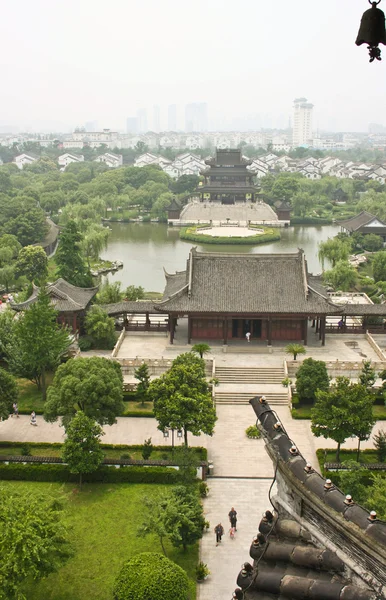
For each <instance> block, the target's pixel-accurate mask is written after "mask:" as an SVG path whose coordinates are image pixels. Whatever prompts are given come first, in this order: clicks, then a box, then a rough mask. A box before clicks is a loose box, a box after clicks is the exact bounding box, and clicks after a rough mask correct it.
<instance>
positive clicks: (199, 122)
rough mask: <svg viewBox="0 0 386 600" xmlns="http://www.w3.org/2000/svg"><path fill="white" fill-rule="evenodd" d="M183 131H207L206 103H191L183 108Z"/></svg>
mask: <svg viewBox="0 0 386 600" xmlns="http://www.w3.org/2000/svg"><path fill="white" fill-rule="evenodd" d="M185 131H208V105H207V103H206V102H193V103H192V104H187V105H186V106H185Z"/></svg>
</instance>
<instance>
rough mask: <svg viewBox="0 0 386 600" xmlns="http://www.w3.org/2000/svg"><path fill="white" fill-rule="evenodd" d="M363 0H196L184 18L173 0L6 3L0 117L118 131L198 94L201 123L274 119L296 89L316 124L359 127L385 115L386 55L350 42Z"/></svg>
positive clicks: (282, 119)
mask: <svg viewBox="0 0 386 600" xmlns="http://www.w3.org/2000/svg"><path fill="white" fill-rule="evenodd" d="M96 4H97V8H98V10H95V8H96ZM366 4H367V3H366V2H364V0H341V2H339V3H337V2H336V1H335V0H325V1H322V0H316V1H315V2H313V3H304V2H303V0H293V1H292V2H291V3H288V2H286V1H285V0H277V1H276V2H275V3H256V2H252V0H243V1H242V2H241V3H240V4H239V5H238V7H237V10H235V8H234V6H233V5H232V4H231V3H230V2H229V0H228V1H227V0H226V1H225V3H222V4H220V3H219V2H218V0H213V1H212V2H211V3H209V4H208V3H205V2H204V0H197V2H196V4H195V10H194V11H191V13H189V20H188V21H187V20H186V17H185V12H184V8H183V7H182V6H181V4H180V3H178V2H177V1H176V0H166V3H163V4H159V3H156V2H155V0H145V2H143V3H138V2H136V1H135V0H132V2H131V3H130V4H129V5H127V3H125V2H123V0H116V2H115V3H114V4H113V5H105V4H104V3H102V2H101V0H94V1H93V2H92V1H91V0H82V2H81V3H79V2H77V1H76V0H68V2H67V4H66V10H65V11H63V10H62V8H61V7H60V6H59V5H57V4H56V3H52V2H49V0H35V2H34V3H30V2H28V1H27V0H20V2H19V3H18V4H17V5H16V4H14V3H6V4H5V5H4V7H3V14H2V17H3V18H2V21H1V23H0V34H1V35H0V40H1V41H0V46H1V49H2V52H1V56H2V57H3V58H2V99H1V107H2V110H1V118H0V126H7V125H15V126H18V127H19V129H20V130H26V129H33V130H45V131H47V130H51V131H70V130H71V129H73V128H74V127H75V126H76V125H81V124H84V123H86V122H92V121H98V123H99V126H100V127H102V126H103V127H109V128H111V129H119V130H125V129H126V119H127V118H128V117H131V116H135V115H136V114H137V111H138V110H141V109H142V108H144V107H146V111H147V120H148V126H150V123H151V122H152V120H153V114H152V111H153V107H154V106H160V107H161V112H163V116H162V117H161V119H160V128H161V130H163V129H165V128H166V123H167V106H169V105H174V104H175V105H176V106H177V107H178V112H179V114H180V116H179V117H178V122H177V126H178V129H182V128H183V126H182V124H181V119H182V122H183V116H182V118H181V110H182V111H183V109H182V107H183V106H185V105H187V104H193V103H202V102H204V103H207V104H208V106H209V107H210V110H209V113H208V116H209V123H208V126H209V128H210V129H211V130H216V129H218V130H232V129H233V130H237V129H245V128H251V124H252V126H253V128H254V129H258V128H259V126H260V127H265V128H267V127H279V128H283V127H286V125H287V124H288V119H289V117H290V116H291V114H292V101H293V99H294V98H296V97H301V96H304V97H306V98H311V99H312V102H313V103H314V104H315V109H314V128H315V130H316V129H322V130H329V131H365V130H367V126H368V123H369V122H375V123H381V124H382V123H383V122H384V119H383V112H384V108H383V107H384V106H385V103H386V78H385V77H384V74H385V61H382V62H380V63H379V62H378V61H376V62H375V63H374V64H371V65H370V64H369V62H368V55H367V52H366V48H365V47H364V46H362V47H360V48H358V47H357V46H355V38H356V35H357V32H358V28H359V22H360V18H361V16H362V14H363V12H364V10H366V8H367V6H366ZM91 14H92V16H93V27H92V28H90V27H89V23H90V15H91ZM278 14H280V19H278V17H277V15H278ZM37 15H39V19H37V18H36V16H37ZM74 15H76V18H74ZM150 17H151V18H150ZM203 17H204V18H203ZM128 20H130V22H131V23H133V24H134V25H135V26H134V27H133V28H132V31H131V33H130V36H127V35H126V24H127V22H128ZM31 23H33V24H34V26H33V27H31ZM106 23H111V27H109V28H106ZM289 23H290V24H291V26H290V27H289V26H288V24H289ZM214 31H218V32H219V33H220V35H218V36H215V39H214V38H213V32H214ZM96 32H103V39H104V43H103V44H102V45H101V44H100V43H99V41H98V39H99V38H98V35H95V33H96ZM197 36H199V39H201V40H204V41H205V40H206V42H204V43H201V44H198V43H197V39H198V38H197ZM69 39H71V40H76V43H75V44H66V43H65V40H69ZM213 39H214V41H213V44H212V43H210V44H208V41H209V40H213ZM58 40H61V42H60V43H58ZM212 46H213V49H212ZM26 49H27V53H26ZM134 56H135V59H134V58H132V57H134ZM4 57H6V58H4ZM374 90H376V94H374ZM370 106H371V112H370V110H369V107H370ZM182 114H183V113H182Z"/></svg>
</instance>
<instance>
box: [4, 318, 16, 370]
mask: <svg viewBox="0 0 386 600" xmlns="http://www.w3.org/2000/svg"><path fill="white" fill-rule="evenodd" d="M16 321H17V319H15V312H14V311H13V310H12V309H11V308H8V307H7V308H6V310H1V311H0V331H1V335H0V360H4V361H5V362H8V360H9V355H10V350H11V346H12V341H13V338H14V335H15V330H14V327H15V325H16Z"/></svg>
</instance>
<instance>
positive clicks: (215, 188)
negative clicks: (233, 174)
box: [197, 182, 259, 194]
mask: <svg viewBox="0 0 386 600" xmlns="http://www.w3.org/2000/svg"><path fill="white" fill-rule="evenodd" d="M216 183H217V182H216ZM216 183H213V184H210V185H202V186H200V187H198V188H197V191H198V192H199V193H201V192H214V193H216V194H231V193H234V194H236V193H249V192H256V191H257V190H258V189H259V188H257V187H255V186H253V185H218V184H217V185H216Z"/></svg>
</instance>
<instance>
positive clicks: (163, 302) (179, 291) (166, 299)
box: [157, 283, 189, 306]
mask: <svg viewBox="0 0 386 600" xmlns="http://www.w3.org/2000/svg"><path fill="white" fill-rule="evenodd" d="M188 287H189V283H185V285H184V286H183V287H182V288H181V289H179V290H177V291H176V292H174V294H172V295H171V296H168V297H167V298H165V299H164V300H161V301H160V302H158V303H157V306H162V305H163V304H166V303H167V302H169V300H172V298H177V297H178V296H179V295H180V294H182V292H183V291H184V290H186V289H188Z"/></svg>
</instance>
